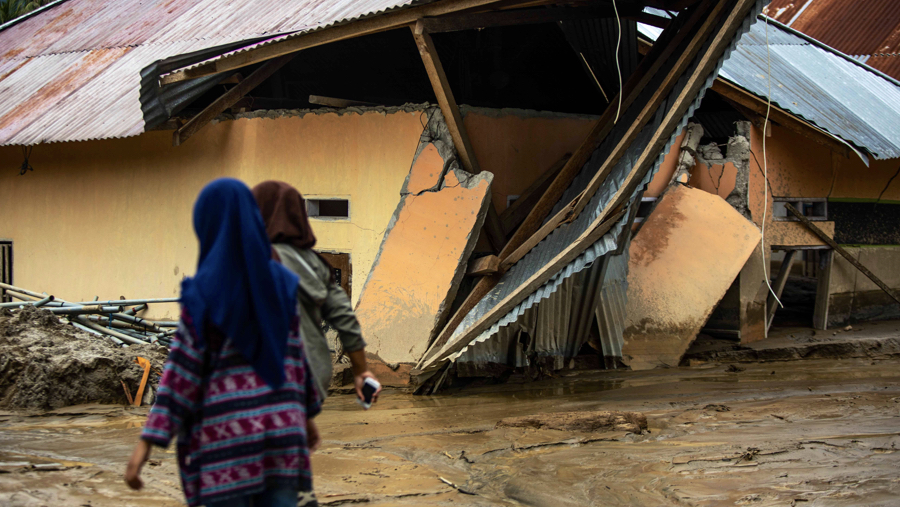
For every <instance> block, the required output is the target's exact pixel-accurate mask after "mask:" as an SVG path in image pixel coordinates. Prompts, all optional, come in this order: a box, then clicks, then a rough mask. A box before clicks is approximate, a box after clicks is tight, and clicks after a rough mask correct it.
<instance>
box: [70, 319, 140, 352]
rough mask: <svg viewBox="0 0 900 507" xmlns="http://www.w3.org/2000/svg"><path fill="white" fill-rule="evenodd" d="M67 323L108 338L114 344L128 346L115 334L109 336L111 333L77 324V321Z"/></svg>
mask: <svg viewBox="0 0 900 507" xmlns="http://www.w3.org/2000/svg"><path fill="white" fill-rule="evenodd" d="M69 323H70V324H72V325H73V326H75V327H77V328H78V329H81V330H82V331H87V332H88V333H91V334H95V335H97V336H102V337H103V338H109V339H110V340H112V341H113V342H114V343H115V344H116V345H121V346H123V347H127V346H128V345H127V344H126V343H125V342H123V341H122V340H120V339H118V338H116V337H115V336H111V335H108V334H106V333H101V332H100V331H96V330H94V329H91V328H89V327H87V326H85V325H83V324H79V323H78V322H73V321H69Z"/></svg>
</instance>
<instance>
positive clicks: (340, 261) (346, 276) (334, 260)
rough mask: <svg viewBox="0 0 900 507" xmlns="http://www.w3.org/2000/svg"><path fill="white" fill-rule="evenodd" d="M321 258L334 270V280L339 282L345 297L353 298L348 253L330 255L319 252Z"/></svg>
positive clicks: (351, 269)
mask: <svg viewBox="0 0 900 507" xmlns="http://www.w3.org/2000/svg"><path fill="white" fill-rule="evenodd" d="M320 254H321V255H322V257H324V258H325V260H326V261H328V263H329V264H331V268H332V269H334V279H335V280H337V281H339V283H340V284H341V287H342V288H343V289H344V292H346V293H347V297H353V293H352V292H350V290H351V288H352V287H351V282H352V277H353V265H352V264H351V263H350V254H348V253H330V252H320Z"/></svg>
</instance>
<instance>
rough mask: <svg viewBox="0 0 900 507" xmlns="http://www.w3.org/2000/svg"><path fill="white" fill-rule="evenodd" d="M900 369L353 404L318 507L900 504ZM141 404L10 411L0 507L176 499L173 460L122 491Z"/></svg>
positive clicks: (887, 364) (690, 371)
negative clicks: (618, 419) (578, 416)
mask: <svg viewBox="0 0 900 507" xmlns="http://www.w3.org/2000/svg"><path fill="white" fill-rule="evenodd" d="M898 367H900V361H898V360H895V359H893V360H891V359H887V360H875V361H872V360H868V359H867V360H860V359H853V360H843V361H841V360H808V361H794V362H777V363H750V364H746V363H745V364H741V365H737V366H735V365H729V364H707V365H701V366H697V367H690V368H688V367H684V368H672V369H665V370H653V371H645V372H630V371H608V372H577V373H568V374H565V375H562V376H560V377H557V378H552V379H547V380H542V381H538V382H531V383H526V384H505V385H498V386H486V387H479V388H469V389H465V390H463V391H459V392H454V393H448V394H442V395H440V396H432V397H414V396H411V395H407V394H402V393H398V392H385V393H384V395H383V396H382V399H381V400H380V401H379V402H378V404H377V406H376V407H375V408H373V409H372V410H370V411H368V412H364V411H363V410H362V409H361V408H360V407H359V406H358V405H357V404H356V403H355V402H354V400H353V399H352V397H351V396H349V395H336V396H334V397H332V398H330V399H329V400H328V402H327V404H326V408H325V411H324V412H323V414H322V415H321V416H320V417H319V419H318V420H319V424H320V427H321V429H322V430H323V433H324V438H325V443H324V445H323V446H322V448H321V449H320V451H319V452H318V453H316V455H315V457H314V459H313V473H314V475H315V485H316V490H317V493H318V496H319V501H320V503H321V504H322V505H332V506H333V505H355V504H365V505H369V506H389V505H404V506H405V505H425V506H432V505H476V506H487V505H531V506H575V505H604V506H607V505H752V506H763V505H780V506H785V505H808V506H819V505H828V506H831V505H900V473H898V470H900V454H898V449H897V445H898V444H900V368H898ZM590 410H624V411H635V412H640V413H642V414H644V415H645V416H646V417H647V421H648V424H649V431H648V432H643V434H635V433H626V432H624V431H618V432H617V431H602V432H592V433H584V432H568V431H561V430H547V429H524V428H506V427H502V428H497V427H496V424H497V422H498V421H499V420H501V419H503V418H508V417H515V416H524V415H532V414H542V413H555V412H574V411H590ZM145 416H146V409H145V408H144V409H129V408H123V407H119V406H109V405H90V406H78V407H69V408H66V409H62V410H57V411H54V412H50V413H44V414H41V415H23V414H18V413H3V414H2V416H0V505H5V506H45V505H46V506H84V505H90V506H97V507H103V506H123V505H135V506H151V505H153V506H176V505H182V500H181V499H182V496H181V492H180V486H179V483H178V476H177V471H176V468H175V460H174V454H173V453H172V452H171V451H162V450H156V451H155V453H154V455H153V457H152V460H151V462H150V464H149V465H148V466H147V467H146V468H145V474H144V478H145V482H146V484H147V486H146V488H145V489H144V490H143V491H140V492H133V491H130V490H128V489H127V488H126V486H125V485H124V484H123V483H122V481H121V473H122V471H123V469H124V464H125V462H126V460H127V458H128V456H129V454H130V452H131V448H132V446H133V444H134V442H135V439H136V438H137V437H138V434H139V432H140V426H141V424H142V422H143V419H144V417H145Z"/></svg>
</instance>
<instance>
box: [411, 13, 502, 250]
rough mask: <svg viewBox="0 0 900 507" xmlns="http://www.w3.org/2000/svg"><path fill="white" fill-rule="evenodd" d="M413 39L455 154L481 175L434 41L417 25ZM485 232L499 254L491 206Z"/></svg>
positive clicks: (497, 230)
mask: <svg viewBox="0 0 900 507" xmlns="http://www.w3.org/2000/svg"><path fill="white" fill-rule="evenodd" d="M411 29H412V34H413V38H414V39H415V41H416V46H417V47H418V48H419V55H421V57H422V63H423V64H424V65H425V71H426V72H427V73H428V79H429V80H430V81H431V86H432V88H433V89H434V95H435V97H437V101H438V105H439V106H440V108H441V113H442V114H443V115H444V121H445V122H446V123H447V129H448V130H449V131H450V137H451V138H452V139H453V144H454V146H455V147H456V153H457V156H458V157H459V161H460V163H461V164H462V166H463V168H464V169H465V170H466V171H468V172H470V173H472V174H478V173H480V172H481V167H480V166H479V165H478V159H477V158H476V157H475V150H473V149H472V143H471V142H470V141H469V135H468V133H466V126H465V124H464V123H463V119H462V115H461V114H460V113H459V106H458V105H457V104H456V99H455V98H454V97H453V90H452V89H451V88H450V83H449V82H448V81H447V74H446V73H444V66H443V65H442V64H441V59H440V57H439V56H438V53H437V50H436V49H435V47H434V41H433V40H432V39H431V35H429V34H428V32H426V31H425V29H424V25H423V24H422V23H421V22H419V23H416V25H415V26H412V27H411ZM484 231H485V233H486V234H487V237H488V240H489V241H490V243H491V245H492V246H493V247H494V249H495V250H497V251H499V250H500V249H501V248H503V244H504V243H505V240H506V236H505V235H504V234H503V226H502V225H501V223H500V217H499V216H498V215H497V210H496V208H494V204H493V203H492V202H489V203H488V210H487V217H486V218H485V220H484Z"/></svg>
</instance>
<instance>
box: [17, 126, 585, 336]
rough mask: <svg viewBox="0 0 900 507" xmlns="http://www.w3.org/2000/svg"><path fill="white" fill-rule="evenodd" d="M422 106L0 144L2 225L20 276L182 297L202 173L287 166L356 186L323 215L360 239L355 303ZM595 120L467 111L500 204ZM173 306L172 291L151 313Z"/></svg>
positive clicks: (354, 248) (342, 235) (332, 236)
mask: <svg viewBox="0 0 900 507" xmlns="http://www.w3.org/2000/svg"><path fill="white" fill-rule="evenodd" d="M420 116H421V113H420V112H418V111H414V112H399V113H393V114H387V115H386V114H383V113H379V112H367V113H365V114H362V115H360V114H355V113H352V114H344V115H340V116H339V115H337V114H334V113H328V114H321V115H316V114H307V115H305V116H303V117H299V116H294V117H282V118H277V119H266V118H254V119H239V120H235V121H225V122H221V123H216V124H212V125H208V126H207V127H205V128H204V129H202V130H201V131H200V132H199V133H198V134H196V135H195V136H194V137H192V138H191V139H189V140H188V141H187V142H185V143H184V144H183V145H182V146H179V147H172V145H171V132H149V133H146V134H143V135H141V136H138V137H133V138H127V139H109V140H102V141H90V142H79V143H60V144H50V145H39V146H36V147H34V150H33V153H32V155H31V159H30V160H31V163H32V165H33V166H34V168H35V171H34V172H30V173H28V174H26V175H25V176H21V177H20V176H18V167H19V166H20V164H21V162H22V153H21V148H20V147H15V146H7V147H0V238H3V239H12V240H13V241H14V249H15V256H16V262H15V270H14V274H15V282H16V284H17V285H20V286H22V287H25V288H28V289H31V290H36V291H39V292H40V291H47V292H50V293H53V294H55V295H57V296H59V297H61V298H64V299H67V300H70V301H74V300H91V299H93V298H94V296H99V297H100V298H101V299H118V298H119V296H126V297H129V298H136V297H152V298H157V297H173V296H176V295H177V294H178V291H179V284H180V281H181V279H182V277H184V276H185V275H190V274H192V273H193V272H194V268H195V265H196V255H197V247H196V239H195V237H194V234H193V230H192V226H191V209H192V206H193V203H194V200H195V198H196V196H197V194H198V193H199V192H200V190H201V189H202V188H203V186H204V185H205V184H206V183H208V182H209V181H211V180H212V179H215V178H218V177H222V176H230V177H234V178H238V179H241V180H243V181H244V182H246V183H247V184H248V185H250V186H252V185H254V184H256V183H259V182H260V181H263V180H266V179H280V180H284V181H287V182H288V183H291V184H293V185H294V186H296V187H297V188H298V189H299V190H300V191H301V192H302V193H303V194H304V195H305V196H307V197H316V196H319V197H349V199H350V214H351V219H350V220H349V221H329V220H315V219H313V228H314V229H315V232H316V236H317V237H318V239H319V243H318V245H317V248H318V249H320V250H323V251H334V252H349V253H350V255H351V261H352V263H353V280H352V284H353V287H354V289H355V290H354V291H353V297H354V301H353V303H354V304H356V300H357V298H358V297H359V294H360V291H361V289H362V286H363V284H364V283H365V280H366V278H367V276H368V273H369V270H370V269H371V266H372V262H373V260H374V259H375V256H376V254H377V253H378V249H379V247H380V245H381V241H382V238H383V236H384V231H385V229H386V227H387V224H388V221H389V220H390V217H391V215H392V213H393V212H394V210H395V208H396V206H397V203H398V201H399V194H400V189H401V187H402V185H403V181H404V179H405V178H406V176H407V174H408V173H409V169H410V165H411V162H412V159H413V156H414V154H415V150H416V147H417V145H418V141H419V135H420V134H421V132H422V123H421V119H420ZM591 124H592V120H590V119H586V118H573V117H571V116H560V117H555V118H554V117H549V116H547V115H530V114H527V113H526V114H514V113H503V114H493V113H491V114H487V113H484V112H481V113H479V112H477V111H474V110H473V111H470V112H469V113H468V114H467V115H466V125H467V126H468V127H469V129H470V137H471V138H472V144H473V145H474V146H475V151H476V153H477V154H478V156H479V157H480V160H482V159H483V160H482V164H481V165H482V168H483V169H484V170H488V171H491V172H492V173H495V175H497V176H498V177H497V178H496V179H495V181H499V182H501V183H495V186H494V187H493V188H492V190H493V191H494V200H495V202H496V203H497V204H498V210H501V211H502V209H503V207H502V206H501V205H500V204H501V203H502V205H503V206H505V201H506V195H507V194H514V193H519V192H521V191H522V190H524V189H525V188H526V187H527V186H528V185H529V184H530V183H531V181H532V180H533V179H534V178H536V177H537V175H539V174H541V173H542V172H543V171H545V170H546V169H547V168H548V167H549V166H550V164H551V163H552V162H554V161H556V160H557V159H559V157H560V156H561V155H562V154H563V153H565V152H567V151H572V150H574V149H575V148H576V147H577V146H578V145H579V144H580V143H581V141H582V140H583V138H584V136H585V135H586V133H587V131H588V130H589V129H590V127H591ZM147 316H148V317H150V318H162V319H169V318H175V317H176V316H177V307H176V306H175V305H155V306H154V307H151V311H150V312H149V313H148V315H147Z"/></svg>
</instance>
